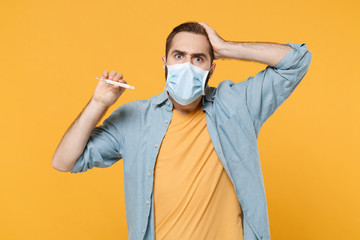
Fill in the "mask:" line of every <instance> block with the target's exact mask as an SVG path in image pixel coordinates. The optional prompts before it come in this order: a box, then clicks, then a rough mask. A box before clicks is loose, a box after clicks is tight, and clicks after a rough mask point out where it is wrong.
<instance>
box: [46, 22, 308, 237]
mask: <svg viewBox="0 0 360 240" xmlns="http://www.w3.org/2000/svg"><path fill="white" fill-rule="evenodd" d="M220 58H235V59H246V60H252V61H258V62H262V63H265V64H267V65H268V67H266V69H265V70H263V71H261V72H259V73H258V74H257V75H256V76H255V77H249V78H248V79H247V80H246V81H242V82H239V83H236V84H235V83H234V82H232V81H229V80H228V81H223V82H221V83H220V84H219V86H218V87H217V88H213V87H209V86H208V85H207V82H208V80H209V78H210V77H211V75H212V74H213V72H214V70H215V63H213V59H220ZM310 62H311V53H310V52H309V51H308V50H307V49H306V45H305V44H293V43H287V44H276V43H243V42H229V41H224V40H223V39H222V38H221V37H219V36H218V35H217V33H216V32H215V31H214V30H213V29H212V28H210V27H209V26H208V25H207V24H205V23H194V22H188V23H184V24H181V25H179V26H177V27H176V28H174V29H173V31H172V33H170V35H169V36H168V38H167V42H166V57H163V67H164V72H165V76H166V86H165V89H164V91H163V93H161V94H159V95H156V96H154V97H152V98H151V99H149V100H141V101H134V102H130V103H127V104H124V105H122V106H120V107H119V108H118V109H117V110H115V111H114V112H113V113H112V114H111V116H110V117H109V118H107V119H106V120H105V121H104V122H103V124H102V125H101V126H99V127H96V128H94V127H95V126H96V123H97V122H98V121H99V119H100V118H101V117H102V116H103V114H104V113H105V111H106V110H107V108H108V107H109V106H111V105H112V104H113V103H115V102H116V100H117V99H118V98H119V97H120V95H121V94H122V93H123V92H124V90H125V89H124V88H121V87H117V86H113V85H110V84H107V83H105V82H103V81H100V82H99V84H98V85H97V87H96V89H95V92H94V95H93V97H92V98H91V100H90V102H89V103H88V105H87V106H86V108H85V109H84V110H83V112H82V113H81V114H80V116H79V117H78V118H77V119H76V120H75V121H74V123H73V124H72V125H71V126H70V128H69V129H68V130H67V132H66V133H65V135H64V137H63V139H62V140H61V142H60V144H59V146H58V148H57V150H56V152H55V154H54V157H53V166H54V168H55V169H57V170H60V171H70V172H72V173H76V172H85V171H87V170H88V169H91V168H93V167H109V166H111V165H113V164H114V163H115V162H117V161H118V160H119V159H123V161H124V183H125V206H126V217H127V224H128V233H129V239H154V238H155V237H156V239H229V240H230V239H245V240H252V239H270V229H269V221H268V213H267V203H266V196H265V189H264V183H263V177H262V171H261V165H260V159H259V152H258V147H257V137H258V135H259V131H260V128H261V126H262V125H263V123H264V122H265V121H266V120H267V119H268V118H269V117H270V116H271V115H272V114H273V113H274V111H275V110H276V109H277V108H278V107H279V106H280V105H281V104H282V103H283V102H284V101H285V100H286V99H287V98H288V97H289V96H290V94H291V93H292V92H293V91H294V89H295V88H296V87H297V85H298V84H299V82H300V81H301V80H302V79H303V77H304V75H305V74H306V72H307V70H308V68H309V65H310ZM103 77H104V78H109V79H112V80H114V81H117V82H123V83H125V81H124V80H123V79H122V78H123V75H122V74H121V73H118V74H117V73H116V72H115V71H112V72H111V74H110V75H108V72H107V71H105V72H104V73H103Z"/></svg>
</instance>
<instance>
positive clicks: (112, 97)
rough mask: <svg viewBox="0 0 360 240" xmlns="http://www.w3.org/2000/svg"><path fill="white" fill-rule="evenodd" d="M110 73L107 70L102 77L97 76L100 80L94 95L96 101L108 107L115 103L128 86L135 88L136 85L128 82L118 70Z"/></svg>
mask: <svg viewBox="0 0 360 240" xmlns="http://www.w3.org/2000/svg"><path fill="white" fill-rule="evenodd" d="M108 73H109V72H108V71H107V70H105V71H104V73H103V75H102V77H101V78H96V79H99V80H100V81H99V83H98V85H97V86H96V88H95V92H94V95H93V97H92V99H93V100H94V101H95V102H97V103H100V104H101V105H104V106H106V107H109V106H111V105H112V104H114V103H115V102H116V101H117V100H118V98H119V97H120V96H121V94H122V93H123V92H124V91H125V89H126V88H130V89H133V90H135V87H133V86H130V85H127V84H126V81H125V80H124V79H123V75H122V74H121V73H116V71H112V72H111V73H110V75H109V74H108Z"/></svg>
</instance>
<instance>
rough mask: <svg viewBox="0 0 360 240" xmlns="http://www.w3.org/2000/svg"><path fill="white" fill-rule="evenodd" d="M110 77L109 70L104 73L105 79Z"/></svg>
mask: <svg viewBox="0 0 360 240" xmlns="http://www.w3.org/2000/svg"><path fill="white" fill-rule="evenodd" d="M108 75H109V71H108V70H105V71H104V72H103V75H102V76H103V78H106V79H107V78H108Z"/></svg>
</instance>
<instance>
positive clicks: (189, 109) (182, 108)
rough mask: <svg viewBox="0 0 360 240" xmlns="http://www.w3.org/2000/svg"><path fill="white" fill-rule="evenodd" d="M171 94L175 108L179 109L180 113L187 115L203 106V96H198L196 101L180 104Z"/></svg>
mask: <svg viewBox="0 0 360 240" xmlns="http://www.w3.org/2000/svg"><path fill="white" fill-rule="evenodd" d="M168 95H169V98H170V100H171V101H172V103H173V106H174V109H175V110H176V111H178V112H179V113H181V114H183V115H186V114H188V113H191V112H193V111H195V110H197V109H198V107H201V106H202V96H200V97H198V98H197V99H196V100H195V101H194V102H192V103H190V104H189V105H185V106H184V105H180V104H178V103H177V102H176V101H175V100H174V99H173V98H172V97H171V95H170V94H168Z"/></svg>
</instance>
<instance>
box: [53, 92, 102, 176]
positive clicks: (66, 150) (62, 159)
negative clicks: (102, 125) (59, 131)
mask: <svg viewBox="0 0 360 240" xmlns="http://www.w3.org/2000/svg"><path fill="white" fill-rule="evenodd" d="M106 110H107V107H106V106H104V105H102V104H100V103H98V102H96V101H94V100H93V99H91V100H90V101H89V103H88V104H87V106H86V107H85V109H84V110H83V111H82V112H81V113H80V115H79V117H78V118H77V119H76V120H75V121H74V122H73V123H72V124H71V126H70V127H69V129H68V130H67V131H66V133H65V134H64V136H63V138H62V139H61V141H60V143H59V145H58V147H57V149H56V151H55V153H54V156H53V160H52V165H53V167H54V168H55V169H57V170H59V171H64V172H68V171H70V170H71V169H72V168H73V166H74V165H75V163H76V160H77V159H78V158H79V156H80V155H81V154H82V152H83V151H84V148H85V146H86V144H87V141H88V139H89V136H90V134H91V131H92V130H93V129H94V128H95V126H96V124H97V123H98V122H99V120H100V119H101V117H102V116H103V115H104V114H105V112H106Z"/></svg>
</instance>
